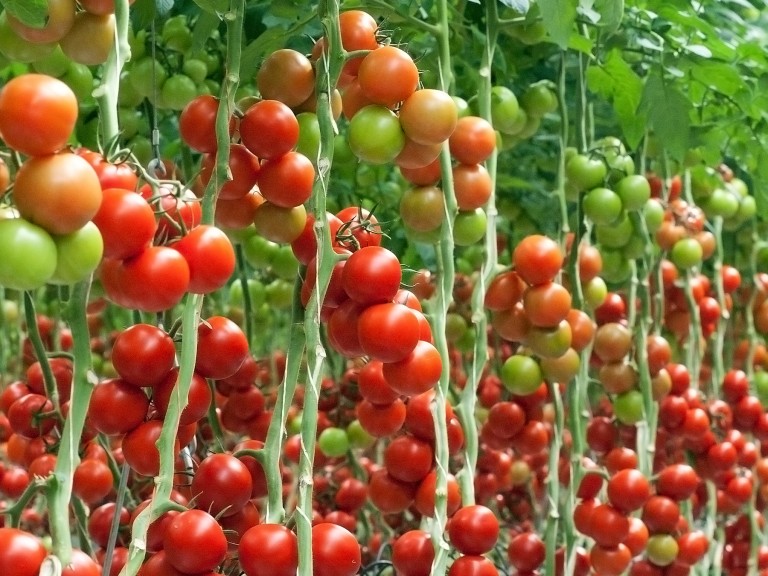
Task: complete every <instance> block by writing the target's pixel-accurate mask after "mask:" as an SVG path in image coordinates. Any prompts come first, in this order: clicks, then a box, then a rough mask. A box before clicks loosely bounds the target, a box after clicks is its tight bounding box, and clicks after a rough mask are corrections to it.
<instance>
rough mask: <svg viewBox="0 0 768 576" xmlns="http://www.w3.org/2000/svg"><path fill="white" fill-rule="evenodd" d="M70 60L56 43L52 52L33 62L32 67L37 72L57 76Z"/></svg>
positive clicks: (67, 65)
mask: <svg viewBox="0 0 768 576" xmlns="http://www.w3.org/2000/svg"><path fill="white" fill-rule="evenodd" d="M70 62H71V60H70V59H69V58H68V57H67V55H66V54H64V52H63V51H62V50H61V47H60V46H58V45H57V46H56V48H55V49H54V50H53V52H51V53H50V54H48V55H47V56H44V57H43V58H40V59H39V60H36V61H35V62H33V63H32V69H33V70H34V71H35V72H37V73H38V74H47V75H48V76H53V77H55V78H59V77H60V76H62V75H63V74H64V73H65V72H66V71H67V69H68V68H69V63H70Z"/></svg>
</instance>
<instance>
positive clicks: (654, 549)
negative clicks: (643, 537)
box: [645, 534, 680, 566]
mask: <svg viewBox="0 0 768 576" xmlns="http://www.w3.org/2000/svg"><path fill="white" fill-rule="evenodd" d="M679 550H680V548H679V546H678V545H677V540H675V537H674V536H672V535H671V534H654V535H653V536H651V537H650V538H648V543H647V544H646V545H645V555H646V557H647V558H648V560H650V561H651V562H653V563H654V564H655V565H656V566H669V565H670V564H672V562H674V561H675V558H677V553H678V552H679Z"/></svg>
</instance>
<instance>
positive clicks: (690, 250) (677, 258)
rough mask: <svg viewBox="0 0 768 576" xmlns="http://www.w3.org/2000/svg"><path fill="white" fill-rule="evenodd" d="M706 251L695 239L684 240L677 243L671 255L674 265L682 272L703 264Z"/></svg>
mask: <svg viewBox="0 0 768 576" xmlns="http://www.w3.org/2000/svg"><path fill="white" fill-rule="evenodd" d="M703 255H704V250H703V249H702V247H701V244H699V242H698V240H696V239H695V238H683V239H681V240H678V241H677V242H675V245H674V246H672V250H671V251H670V254H669V259H670V260H671V261H672V263H673V264H674V265H675V266H677V267H678V268H680V269H682V270H688V269H689V268H693V267H694V266H698V265H699V264H701V259H702V257H703Z"/></svg>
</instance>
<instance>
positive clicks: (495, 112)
mask: <svg viewBox="0 0 768 576" xmlns="http://www.w3.org/2000/svg"><path fill="white" fill-rule="evenodd" d="M519 111H520V104H519V103H518V102H517V96H515V93H514V92H512V90H510V89H509V88H507V87H506V86H494V87H493V88H491V119H492V121H493V127H494V128H495V129H496V130H501V131H502V132H506V133H508V134H514V133H515V132H519V130H515V127H516V123H517V117H518V113H519Z"/></svg>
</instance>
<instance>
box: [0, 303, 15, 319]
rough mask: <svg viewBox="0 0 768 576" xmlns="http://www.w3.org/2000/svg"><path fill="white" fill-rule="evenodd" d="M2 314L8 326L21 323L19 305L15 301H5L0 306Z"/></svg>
mask: <svg viewBox="0 0 768 576" xmlns="http://www.w3.org/2000/svg"><path fill="white" fill-rule="evenodd" d="M0 313H2V315H3V320H4V321H5V322H6V323H8V324H15V323H16V322H18V321H19V305H18V303H17V302H15V301H13V300H3V302H2V305H0Z"/></svg>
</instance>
